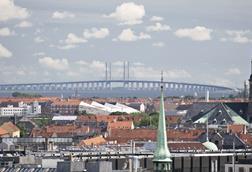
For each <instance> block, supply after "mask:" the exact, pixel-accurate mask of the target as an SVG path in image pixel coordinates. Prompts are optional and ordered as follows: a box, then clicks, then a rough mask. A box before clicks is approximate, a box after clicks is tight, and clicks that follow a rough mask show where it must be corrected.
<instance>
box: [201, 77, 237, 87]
mask: <svg viewBox="0 0 252 172" xmlns="http://www.w3.org/2000/svg"><path fill="white" fill-rule="evenodd" d="M206 84H210V85H219V86H224V87H231V86H234V83H233V82H231V81H230V80H228V79H224V78H216V77H215V78H214V79H212V80H211V79H209V81H208V82H207V83H206Z"/></svg>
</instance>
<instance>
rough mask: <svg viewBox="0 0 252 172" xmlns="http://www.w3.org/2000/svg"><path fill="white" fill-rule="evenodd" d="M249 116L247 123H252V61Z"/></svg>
mask: <svg viewBox="0 0 252 172" xmlns="http://www.w3.org/2000/svg"><path fill="white" fill-rule="evenodd" d="M248 100H249V101H248V115H247V121H248V122H249V123H251V122H252V61H251V73H250V77H249V99H248Z"/></svg>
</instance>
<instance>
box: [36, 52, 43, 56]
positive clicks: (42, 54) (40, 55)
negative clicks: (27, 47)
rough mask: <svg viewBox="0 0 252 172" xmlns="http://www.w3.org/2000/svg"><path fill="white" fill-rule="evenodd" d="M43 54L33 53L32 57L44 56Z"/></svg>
mask: <svg viewBox="0 0 252 172" xmlns="http://www.w3.org/2000/svg"><path fill="white" fill-rule="evenodd" d="M44 55H45V52H37V53H33V56H44Z"/></svg>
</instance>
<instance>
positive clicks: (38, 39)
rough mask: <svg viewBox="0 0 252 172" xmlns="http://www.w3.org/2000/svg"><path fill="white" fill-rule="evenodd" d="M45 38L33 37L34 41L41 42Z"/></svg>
mask: <svg viewBox="0 0 252 172" xmlns="http://www.w3.org/2000/svg"><path fill="white" fill-rule="evenodd" d="M44 41H45V40H44V39H43V38H41V37H40V36H37V37H36V38H34V42H36V43H41V42H44Z"/></svg>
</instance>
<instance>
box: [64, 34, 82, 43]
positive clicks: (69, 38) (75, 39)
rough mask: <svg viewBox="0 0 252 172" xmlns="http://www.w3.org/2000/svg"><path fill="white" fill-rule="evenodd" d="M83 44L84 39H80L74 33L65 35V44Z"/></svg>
mask: <svg viewBox="0 0 252 172" xmlns="http://www.w3.org/2000/svg"><path fill="white" fill-rule="evenodd" d="M85 42H87V40H86V39H84V38H82V37H78V36H77V35H75V34H74V33H69V34H68V35H67V38H66V40H65V43H66V44H80V43H85Z"/></svg>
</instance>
